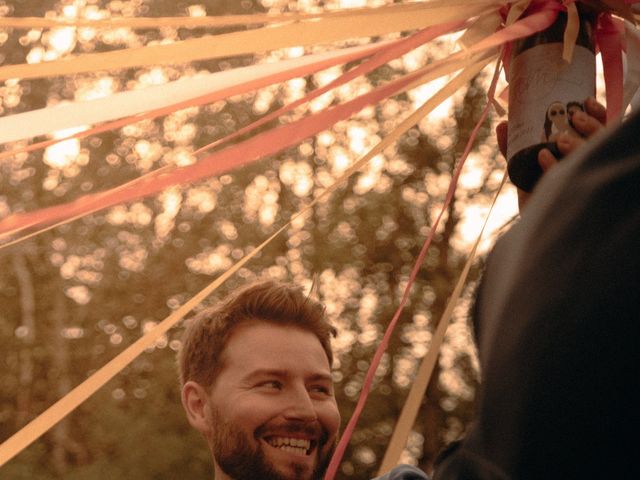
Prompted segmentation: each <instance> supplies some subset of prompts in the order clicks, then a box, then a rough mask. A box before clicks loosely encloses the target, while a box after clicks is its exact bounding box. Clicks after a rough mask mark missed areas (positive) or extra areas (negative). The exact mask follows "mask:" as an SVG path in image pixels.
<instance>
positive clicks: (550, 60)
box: [507, 43, 596, 160]
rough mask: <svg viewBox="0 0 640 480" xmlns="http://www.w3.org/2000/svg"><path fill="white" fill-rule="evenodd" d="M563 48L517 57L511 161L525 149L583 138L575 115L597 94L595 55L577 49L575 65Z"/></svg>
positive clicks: (511, 82)
mask: <svg viewBox="0 0 640 480" xmlns="http://www.w3.org/2000/svg"><path fill="white" fill-rule="evenodd" d="M562 48H563V45H562V43H547V44H544V45H537V46H535V47H533V48H530V49H527V50H525V51H524V52H522V53H520V54H519V55H517V56H516V57H514V58H513V59H512V61H511V66H510V78H509V134H508V135H509V137H508V143H507V159H509V160H510V159H511V157H513V155H515V154H516V153H518V152H519V151H520V150H522V149H523V148H527V147H530V146H532V145H536V144H538V143H544V142H553V141H555V139H556V137H557V136H558V134H559V133H560V132H562V131H568V132H569V133H573V134H575V135H578V133H577V132H576V131H575V130H574V129H573V127H572V126H571V116H572V115H573V113H574V112H575V111H576V110H577V109H580V110H583V109H584V107H583V102H584V100H585V99H586V98H587V97H589V96H593V95H595V88H596V85H595V82H596V65H595V56H594V54H593V52H591V51H590V50H589V49H588V48H585V47H582V46H579V45H576V47H575V50H574V53H573V61H572V62H571V63H567V62H565V61H564V59H563V58H562Z"/></svg>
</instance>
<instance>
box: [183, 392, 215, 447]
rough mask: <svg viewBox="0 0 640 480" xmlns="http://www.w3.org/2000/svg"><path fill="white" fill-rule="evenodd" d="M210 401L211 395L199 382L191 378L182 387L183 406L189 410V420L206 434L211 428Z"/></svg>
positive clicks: (186, 410)
mask: <svg viewBox="0 0 640 480" xmlns="http://www.w3.org/2000/svg"><path fill="white" fill-rule="evenodd" d="M208 401H209V395H208V393H207V391H206V390H205V388H204V387H203V386H202V385H200V384H199V383H196V382H194V381H192V380H189V381H188V382H186V383H185V384H184V386H183V387H182V406H183V407H184V410H185V412H187V420H189V423H190V424H191V426H192V427H193V428H195V429H196V430H198V431H199V432H200V433H202V434H203V435H205V436H207V434H208V433H209V431H210V430H211V423H210V418H209V416H210V415H209V409H208V408H207V404H208Z"/></svg>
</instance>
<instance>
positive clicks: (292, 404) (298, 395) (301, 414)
mask: <svg viewBox="0 0 640 480" xmlns="http://www.w3.org/2000/svg"><path fill="white" fill-rule="evenodd" d="M287 397H288V398H287V407H286V408H285V410H284V411H283V416H284V417H285V418H286V419H287V420H300V421H305V422H311V421H314V420H317V419H318V415H317V414H316V409H315V407H314V405H313V400H312V399H311V396H310V395H309V392H308V391H307V389H306V388H304V387H297V388H293V389H292V391H291V392H290V394H289V395H288V396H287Z"/></svg>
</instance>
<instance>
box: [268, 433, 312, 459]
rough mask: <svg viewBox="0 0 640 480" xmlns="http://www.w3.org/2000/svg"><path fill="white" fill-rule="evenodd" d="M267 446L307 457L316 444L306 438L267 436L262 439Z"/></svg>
mask: <svg viewBox="0 0 640 480" xmlns="http://www.w3.org/2000/svg"><path fill="white" fill-rule="evenodd" d="M263 440H264V441H265V443H267V444H268V445H269V446H271V447H273V448H276V449H278V450H282V451H285V452H290V453H295V454H298V455H300V456H309V455H311V452H312V451H313V450H314V449H315V447H316V445H317V443H318V442H316V441H315V440H311V439H308V438H296V437H285V436H277V435H269V436H266V437H263Z"/></svg>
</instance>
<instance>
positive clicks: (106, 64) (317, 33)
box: [0, 0, 496, 80]
mask: <svg viewBox="0 0 640 480" xmlns="http://www.w3.org/2000/svg"><path fill="white" fill-rule="evenodd" d="M495 3H496V2H487V1H484V0H483V1H482V2H478V3H477V4H475V3H474V4H473V5H469V6H467V7H465V8H452V7H451V6H433V7H432V6H429V4H423V3H420V2H417V3H409V4H400V5H392V6H390V7H380V8H375V9H373V8H372V9H366V10H364V11H361V12H354V13H352V14H351V15H346V14H345V15H344V16H339V17H329V18H322V19H319V20H311V21H303V22H295V23H290V24H285V25H273V26H268V27H263V28H256V29H253V30H247V31H240V32H232V33H227V34H221V35H215V36H211V35H209V36H205V37H202V38H190V39H187V40H182V41H178V42H175V43H171V44H163V45H151V46H145V47H138V48H128V49H124V50H118V51H113V52H106V53H93V54H84V55H77V56H71V57H68V58H64V59H61V60H56V61H51V62H43V63H35V64H20V65H8V66H4V67H0V80H6V79H9V78H22V79H26V78H38V77H51V76H57V75H73V74H77V73H83V72H98V71H106V70H117V69H123V68H132V67H143V66H151V65H165V64H175V63H176V62H179V63H188V62H193V61H197V60H204V59H212V58H221V57H232V56H237V55H246V54H253V53H262V52H267V51H271V50H277V49H280V48H287V47H294V46H308V45H318V44H324V43H330V42H336V41H341V40H347V39H352V38H361V37H371V36H376V35H384V34H388V33H396V32H402V31H408V30H415V29H418V28H425V27H429V26H433V25H438V24H442V23H448V22H452V21H456V20H463V19H467V18H472V17H474V16H476V15H480V14H482V13H483V12H485V11H486V9H487V5H491V4H495ZM425 5H427V7H425Z"/></svg>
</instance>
